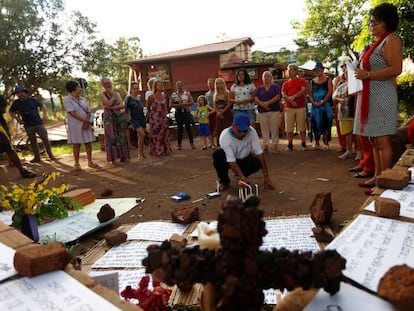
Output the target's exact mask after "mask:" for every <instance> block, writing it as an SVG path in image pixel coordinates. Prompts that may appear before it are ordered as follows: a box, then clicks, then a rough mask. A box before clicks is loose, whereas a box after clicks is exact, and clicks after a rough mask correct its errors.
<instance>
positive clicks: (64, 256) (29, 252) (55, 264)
mask: <svg viewBox="0 0 414 311" xmlns="http://www.w3.org/2000/svg"><path fill="white" fill-rule="evenodd" d="M68 263H69V255H68V252H67V251H66V248H65V245H64V244H63V243H61V242H53V243H48V244H43V245H39V244H32V245H29V246H25V247H22V248H19V249H18V250H16V253H15V255H14V268H15V269H16V270H17V272H19V274H21V275H22V276H35V275H39V274H43V273H46V272H51V271H55V270H61V269H64V268H65V267H66V265H67V264H68Z"/></svg>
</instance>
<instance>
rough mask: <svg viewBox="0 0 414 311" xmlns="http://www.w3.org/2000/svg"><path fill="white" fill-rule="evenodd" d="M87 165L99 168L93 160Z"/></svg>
mask: <svg viewBox="0 0 414 311" xmlns="http://www.w3.org/2000/svg"><path fill="white" fill-rule="evenodd" d="M88 166H89V167H91V168H100V166H99V165H98V164H96V163H94V162H89V163H88Z"/></svg>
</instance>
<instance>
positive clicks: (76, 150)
mask: <svg viewBox="0 0 414 311" xmlns="http://www.w3.org/2000/svg"><path fill="white" fill-rule="evenodd" d="M80 147H81V144H73V158H74V160H75V166H79V154H80Z"/></svg>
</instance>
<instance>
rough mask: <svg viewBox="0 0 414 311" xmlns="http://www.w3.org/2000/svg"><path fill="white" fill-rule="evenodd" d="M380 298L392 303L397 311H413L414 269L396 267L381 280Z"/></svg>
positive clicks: (401, 266)
mask: <svg viewBox="0 0 414 311" xmlns="http://www.w3.org/2000/svg"><path fill="white" fill-rule="evenodd" d="M377 292H378V296H380V297H381V298H384V299H386V300H388V301H389V302H391V303H392V304H393V306H394V308H395V310H396V311H407V310H412V308H413V306H414V269H412V268H410V267H409V266H407V265H399V266H394V267H392V268H391V269H390V270H388V271H387V273H385V274H384V276H383V277H382V278H381V280H380V282H379V284H378V291H377Z"/></svg>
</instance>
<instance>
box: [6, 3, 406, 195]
mask: <svg viewBox="0 0 414 311" xmlns="http://www.w3.org/2000/svg"><path fill="white" fill-rule="evenodd" d="M398 22H399V20H398V14H397V9H396V7H395V6H394V5H391V4H388V3H383V4H380V5H378V6H376V7H375V8H374V9H373V10H372V11H371V13H370V20H369V28H370V31H371V33H372V35H373V36H375V37H376V38H377V40H376V42H375V43H374V44H372V45H371V46H369V47H368V48H367V49H366V50H365V51H364V52H363V53H362V54H361V57H360V67H359V68H357V69H355V75H354V77H353V78H355V79H358V80H362V85H363V87H362V89H361V90H360V91H358V92H357V93H355V94H349V92H348V85H347V82H348V79H349V77H348V73H347V68H346V64H345V63H342V64H341V67H342V70H343V74H342V76H340V77H338V78H337V79H336V80H335V81H334V82H332V79H331V78H330V77H329V76H327V75H325V74H324V66H323V65H322V63H320V62H317V63H316V65H315V68H314V72H315V77H314V78H313V79H312V80H311V81H310V83H309V84H308V83H307V81H306V80H305V79H303V78H302V77H300V72H299V68H298V66H297V65H295V64H290V65H288V74H289V79H288V80H287V81H285V82H284V83H283V84H282V86H281V87H280V86H279V85H278V84H276V83H274V82H273V80H272V78H273V77H272V74H271V72H269V71H265V72H263V74H262V82H263V83H262V84H261V85H260V86H258V87H257V88H256V86H255V85H254V84H253V83H252V81H251V80H250V76H249V74H248V72H247V71H246V70H245V69H240V70H238V71H237V72H236V79H235V82H234V84H233V85H232V86H231V87H230V88H229V89H228V88H227V86H226V82H225V81H224V80H223V79H221V78H215V79H214V78H210V79H208V81H207V86H208V91H207V92H206V93H205V94H204V95H201V96H199V97H198V98H197V104H198V108H197V111H196V114H195V116H196V118H197V119H198V122H199V124H200V126H199V136H200V137H201V139H202V143H203V147H202V149H208V148H213V149H216V150H215V151H214V152H213V164H214V167H215V169H216V172H217V175H218V177H219V180H220V189H221V190H223V189H225V188H227V187H228V186H229V184H230V179H229V175H228V170H230V169H231V170H232V171H233V172H234V173H235V175H236V176H237V178H238V180H239V181H240V182H242V183H247V177H248V176H249V175H251V174H252V173H254V172H256V171H258V170H259V169H262V171H263V175H264V183H265V186H267V187H268V188H274V186H273V183H272V181H271V179H270V177H269V174H268V172H267V167H266V161H265V157H264V153H266V152H268V151H269V146H271V147H272V149H273V151H274V152H275V153H279V147H278V143H279V126H280V119H281V118H280V116H281V110H282V108H283V112H284V118H285V129H286V134H287V139H288V146H287V148H286V150H287V151H292V150H293V133H294V129H295V128H296V130H297V131H298V132H299V135H300V139H301V149H302V150H304V151H305V150H308V147H307V145H306V130H307V123H308V122H309V124H310V133H309V138H310V139H311V141H313V140H314V143H313V146H312V148H313V149H324V150H327V149H329V141H330V140H331V125H332V120H333V118H334V116H335V119H336V120H337V128H338V134H339V138H340V144H341V147H342V149H343V154H341V155H340V156H339V159H347V158H350V156H351V155H352V148H353V146H355V148H356V151H357V157H356V159H357V160H360V162H359V164H358V165H357V166H355V167H351V168H349V171H350V172H354V173H356V174H355V177H357V178H370V179H368V180H367V181H364V182H361V183H359V185H360V186H361V187H367V188H371V187H373V186H374V185H375V178H376V176H378V175H379V174H380V173H381V172H382V171H383V170H385V169H387V168H390V167H391V166H392V164H393V151H392V139H393V137H394V135H395V133H396V131H397V116H398V110H397V108H398V99H397V91H396V83H395V79H396V77H397V76H398V75H399V74H400V73H401V70H402V42H401V39H400V38H399V37H398V36H397V35H396V34H395V31H396V30H397V27H398ZM101 82H102V86H103V89H104V90H103V91H102V92H101V93H100V98H101V101H102V104H103V107H104V132H105V147H106V157H107V161H108V162H111V163H116V161H117V160H118V159H120V161H121V162H126V161H129V160H130V150H129V145H128V134H127V130H126V129H125V127H124V126H123V124H122V123H120V122H119V121H118V120H119V115H120V114H122V113H125V114H127V115H128V118H129V124H130V126H131V127H132V128H133V129H134V130H135V131H136V133H137V136H138V157H139V158H144V157H145V155H144V149H143V143H144V138H145V135H146V127H147V123H148V125H149V136H150V151H149V153H150V155H156V156H160V155H169V154H171V153H172V148H171V143H170V135H169V124H168V118H167V114H168V112H169V111H170V109H171V108H174V110H175V119H176V122H177V149H178V150H181V149H182V140H183V130H184V128H185V130H186V132H187V137H188V139H189V143H190V146H191V148H193V149H195V145H194V137H193V131H192V128H191V123H194V120H193V118H192V114H191V112H190V108H191V107H192V106H193V104H194V100H193V97H192V95H191V93H190V92H188V91H186V90H185V89H184V83H183V82H182V81H178V82H177V83H176V90H175V91H174V92H173V93H172V94H171V96H170V98H169V99H168V98H167V95H166V93H165V92H164V85H163V83H162V81H160V80H157V79H155V78H152V79H150V80H149V81H148V84H147V86H148V91H147V92H146V93H145V99H142V98H141V96H140V95H139V85H138V83H137V82H132V84H131V94H129V95H127V96H126V97H125V99H122V98H121V96H120V94H119V93H118V92H115V91H114V90H113V87H112V82H111V80H110V79H109V78H103V79H102V81H101ZM66 89H67V91H68V96H66V97H65V99H64V106H65V110H66V112H67V118H68V143H70V144H73V155H74V161H75V163H74V166H75V168H79V167H80V165H79V150H80V145H81V144H85V147H86V154H87V160H88V165H89V166H90V167H98V166H97V164H95V163H94V162H93V161H92V153H91V142H92V141H94V140H95V136H94V133H93V128H92V127H91V124H90V114H91V109H90V107H89V105H88V103H87V102H86V100H85V99H84V98H83V97H82V96H80V94H81V87H80V85H79V83H78V82H77V81H69V82H67V83H66ZM14 93H15V94H16V95H17V97H18V99H17V100H16V101H15V102H13V104H12V106H11V108H10V113H11V114H12V116H13V117H14V118H15V119H16V120H17V122H19V123H20V124H23V125H24V127H25V130H26V131H27V134H28V137H29V139H30V141H31V142H32V145H33V153H34V158H33V159H32V161H31V162H38V161H40V155H39V151H38V150H37V148H36V146H37V144H36V136H35V135H36V134H37V135H39V136H40V138H41V139H42V140H43V142H44V144H45V147H46V151H47V153H48V155H49V157H50V159H52V160H54V159H55V158H54V156H53V154H52V152H51V148H50V143H49V141H48V139H47V131H46V130H45V128H44V123H45V122H46V108H45V106H44V105H43V104H42V103H40V102H38V101H37V100H35V99H34V98H33V97H29V96H28V92H27V90H26V89H25V88H24V87H16V89H15V92H14ZM282 102H283V104H282ZM308 104H309V105H311V109H310V111H309V109H308ZM145 107H146V108H147V114H146V115H145V114H144V108H145ZM38 109H41V111H42V112H43V117H40V114H39V112H38ZM256 109H257V113H256ZM256 116H257V119H258V121H259V122H260V129H261V134H262V137H263V142H262V144H261V143H260V140H259V138H258V137H259V136H258V134H257V132H256V129H255V126H256ZM308 117H309V120H308ZM0 121H1V122H0V123H1V127H0V146H1V150H0V151H4V152H7V154H8V155H9V158H10V160H11V161H12V162H13V163H14V164H15V165H16V167H17V168H18V169H19V170H20V172H21V174H22V176H23V177H32V176H33V175H32V173H31V172H30V171H28V170H27V169H25V168H23V167H22V166H21V164H18V163H17V161H16V160H15V158H16V157H15V156H14V155H13V152H12V151H11V149H10V148H9V146H10V139H9V138H8V137H9V133H8V129H7V125H4V124H5V122H3V121H2V118H1V119H0ZM321 139H322V145H321V143H320V141H321ZM270 142H272V144H270ZM15 162H16V163H15ZM368 190H369V191H368ZM368 190H367V192H368V193H370V191H372V190H371V189H368Z"/></svg>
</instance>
